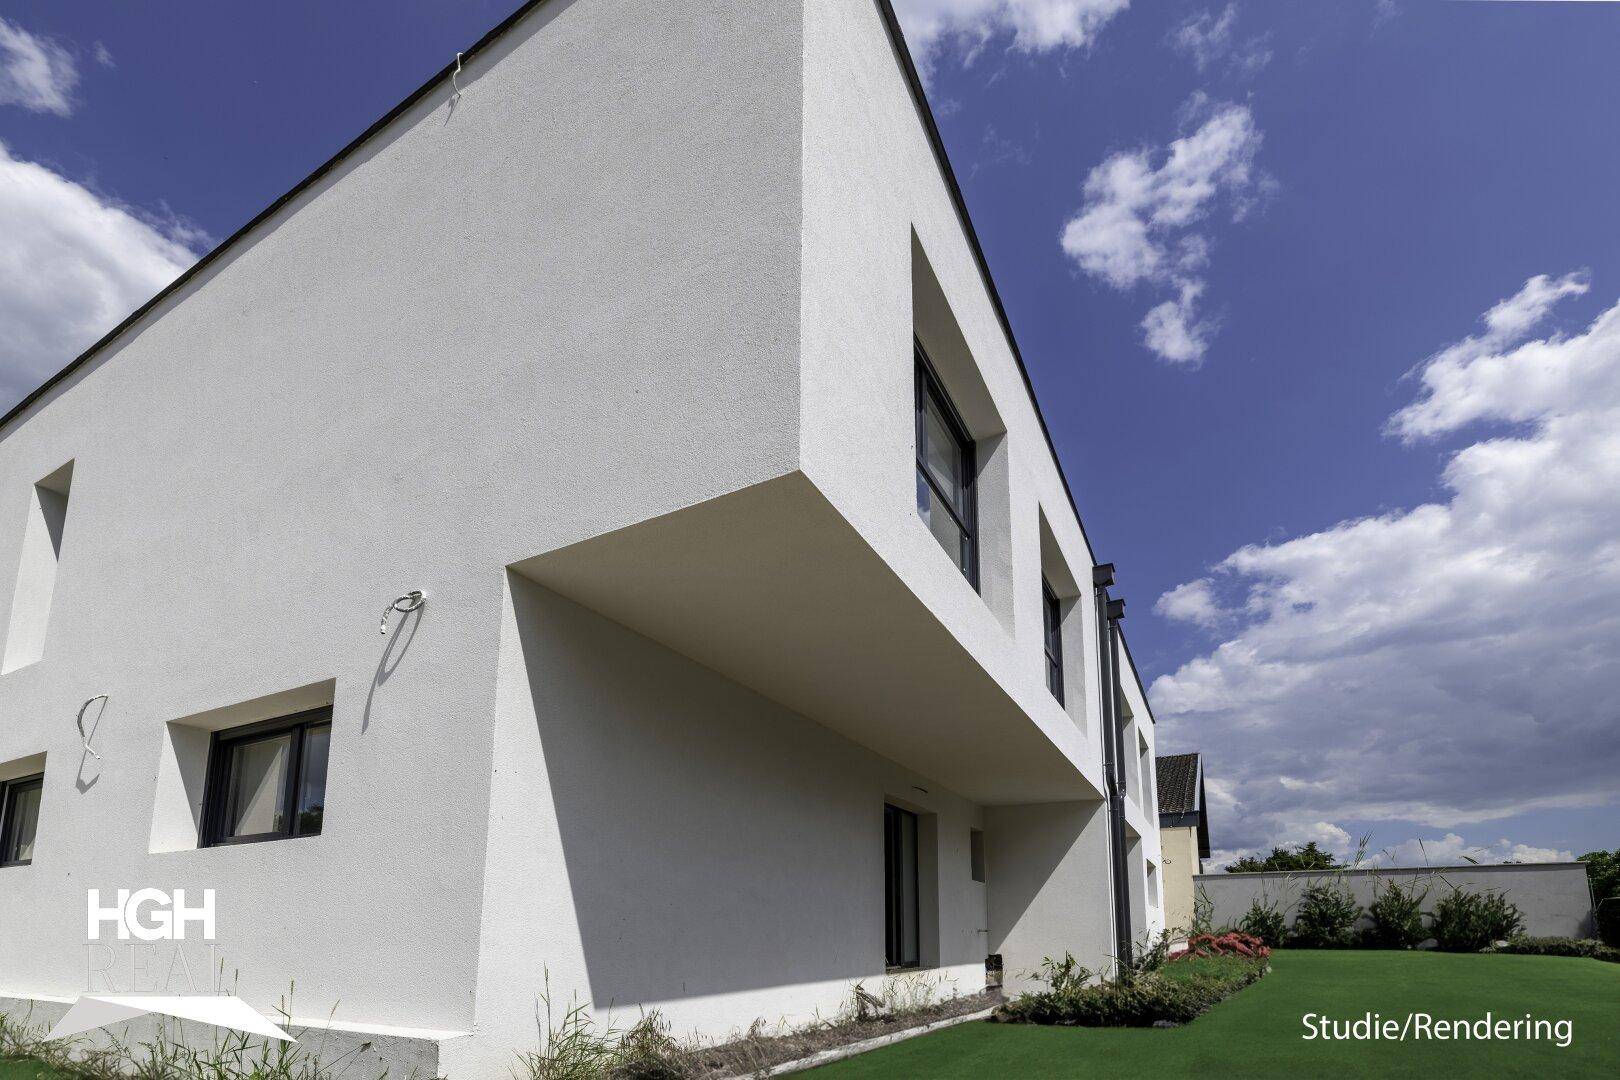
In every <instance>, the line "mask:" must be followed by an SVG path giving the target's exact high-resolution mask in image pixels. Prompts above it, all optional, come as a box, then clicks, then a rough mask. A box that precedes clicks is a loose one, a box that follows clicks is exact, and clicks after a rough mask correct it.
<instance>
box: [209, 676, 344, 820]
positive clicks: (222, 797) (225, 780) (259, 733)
mask: <svg viewBox="0 0 1620 1080" xmlns="http://www.w3.org/2000/svg"><path fill="white" fill-rule="evenodd" d="M319 727H324V728H326V729H327V730H328V738H330V731H331V727H332V707H331V706H330V705H326V706H322V707H321V708H319V709H309V710H307V711H305V712H300V713H293V714H291V715H290V716H278V717H276V718H274V719H271V720H264V721H261V722H259V723H256V724H244V725H242V726H241V727H234V728H225V729H224V730H222V731H216V732H214V734H213V737H212V738H211V739H210V740H209V744H208V778H207V780H206V782H205V783H204V785H203V817H202V833H201V835H200V836H199V837H198V846H200V847H229V846H231V845H234V844H258V843H263V842H264V841H267V840H292V839H296V838H299V837H305V836H319V835H321V830H320V829H316V830H314V831H300V829H299V828H298V813H297V809H298V806H297V804H298V788H299V782H300V780H301V779H302V777H303V771H304V744H305V742H306V741H307V739H308V735H309V732H310V731H311V730H312V729H314V728H319ZM288 733H291V734H292V744H291V747H290V749H289V751H288V755H287V770H286V775H285V776H284V777H283V778H282V783H281V796H280V802H279V803H278V806H279V807H280V809H281V812H282V814H281V816H282V822H283V824H282V827H281V828H280V829H278V830H276V831H273V832H262V833H251V834H249V835H246V836H226V835H224V833H225V827H226V821H225V817H226V814H227V813H228V811H229V808H228V807H227V806H226V799H227V798H228V795H229V789H230V767H231V759H232V756H233V752H234V751H235V750H236V748H237V747H239V746H243V745H245V744H247V743H254V742H262V741H264V740H266V739H272V738H275V737H276V736H278V735H284V734H288ZM327 745H328V753H330V746H331V744H330V742H328V744H327ZM321 795H322V799H321V801H322V806H323V807H324V805H325V791H324V790H323V791H322V793H321ZM323 819H324V811H323ZM323 824H324V820H323Z"/></svg>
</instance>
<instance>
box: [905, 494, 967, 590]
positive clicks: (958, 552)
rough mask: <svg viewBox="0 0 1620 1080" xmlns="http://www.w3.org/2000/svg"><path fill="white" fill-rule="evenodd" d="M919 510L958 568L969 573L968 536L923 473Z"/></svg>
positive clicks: (918, 502)
mask: <svg viewBox="0 0 1620 1080" xmlns="http://www.w3.org/2000/svg"><path fill="white" fill-rule="evenodd" d="M917 512H918V513H919V514H921V515H922V519H923V523H924V524H925V525H927V526H928V531H929V532H931V533H933V534H934V538H935V539H937V540H938V541H939V546H940V547H942V548H944V549H945V552H946V554H948V555H949V556H950V557H951V558H953V559H955V560H956V565H957V568H958V569H959V570H961V571H962V573H964V574H966V573H968V542H967V537H966V536H965V535H964V534H963V532H962V530H961V528H960V527H958V525H957V524H956V522H955V520H953V519H952V517H951V514H950V511H949V510H947V509H945V507H944V506H941V505H940V503H939V496H938V495H935V494H934V489H933V488H931V487H929V486H928V481H926V480H924V479H923V478H922V476H921V474H919V475H918V477H917Z"/></svg>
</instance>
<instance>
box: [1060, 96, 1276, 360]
mask: <svg viewBox="0 0 1620 1080" xmlns="http://www.w3.org/2000/svg"><path fill="white" fill-rule="evenodd" d="M1183 113H1184V122H1185V123H1186V124H1187V126H1191V124H1192V123H1193V122H1196V121H1197V120H1199V119H1200V118H1202V123H1200V124H1198V126H1197V128H1196V129H1195V130H1193V131H1191V132H1189V133H1188V134H1185V135H1183V136H1181V137H1180V138H1178V139H1176V140H1175V141H1173V142H1172V143H1170V145H1169V146H1168V147H1166V148H1165V149H1164V150H1162V151H1158V150H1154V149H1151V148H1144V149H1138V150H1129V151H1124V152H1121V153H1117V154H1114V155H1113V156H1111V157H1109V158H1108V159H1107V160H1106V161H1104V162H1103V163H1102V164H1100V165H1098V166H1097V167H1095V168H1094V169H1092V170H1091V173H1090V174H1089V175H1088V176H1087V177H1086V184H1085V202H1084V204H1083V205H1082V206H1081V208H1080V212H1079V213H1078V214H1076V215H1075V216H1074V217H1072V218H1070V219H1069V221H1068V222H1067V223H1066V224H1065V225H1064V227H1063V233H1062V236H1061V243H1062V245H1063V250H1064V252H1065V253H1067V254H1068V256H1069V257H1070V258H1071V259H1073V260H1074V261H1075V262H1076V263H1077V264H1078V265H1079V267H1080V269H1082V270H1084V271H1085V272H1086V273H1087V274H1090V275H1091V276H1093V277H1095V278H1098V279H1100V280H1102V281H1103V282H1105V283H1106V284H1108V285H1110V286H1112V287H1113V288H1116V289H1122V290H1123V289H1130V288H1133V287H1135V286H1137V285H1140V284H1143V283H1149V284H1154V285H1158V286H1160V287H1170V288H1173V289H1174V290H1175V293H1176V295H1175V298H1174V299H1173V300H1168V301H1165V302H1164V303H1161V304H1159V305H1158V306H1156V307H1154V308H1153V309H1152V310H1151V311H1150V312H1148V314H1147V317H1146V318H1144V319H1143V320H1142V330H1143V335H1144V340H1145V342H1146V344H1147V346H1148V348H1149V349H1151V350H1152V351H1153V352H1154V353H1156V354H1157V355H1158V356H1159V357H1160V358H1162V359H1164V360H1167V361H1170V362H1171V363H1178V364H1188V365H1197V364H1198V363H1200V362H1202V360H1203V358H1204V354H1205V352H1206V351H1207V350H1208V348H1209V339H1210V337H1211V336H1212V335H1213V334H1214V331H1215V326H1214V325H1213V323H1212V322H1211V321H1209V320H1207V319H1201V318H1200V317H1199V315H1198V312H1197V301H1198V299H1199V297H1200V296H1201V294H1202V293H1203V291H1204V287H1205V283H1204V279H1203V276H1202V272H1203V270H1204V269H1205V267H1206V266H1207V265H1208V262H1209V250H1210V240H1209V237H1208V236H1206V235H1205V234H1203V233H1200V232H1195V231H1192V229H1191V227H1192V226H1194V225H1197V224H1199V223H1200V222H1202V221H1203V220H1204V219H1205V218H1207V217H1208V216H1209V213H1210V211H1211V210H1212V209H1213V208H1214V207H1215V206H1216V205H1217V204H1219V203H1222V202H1223V201H1224V202H1225V203H1227V204H1229V205H1230V207H1231V213H1232V215H1233V218H1234V219H1240V218H1241V217H1242V216H1243V215H1244V214H1245V213H1246V212H1247V211H1248V208H1249V206H1250V205H1252V200H1253V194H1254V192H1255V190H1256V189H1257V187H1258V186H1259V185H1258V184H1257V180H1256V172H1257V170H1256V169H1255V164H1254V159H1255V155H1256V154H1257V153H1258V152H1259V149H1260V143H1261V138H1262V137H1261V134H1260V129H1259V128H1258V127H1256V126H1255V122H1254V115H1253V114H1252V113H1251V112H1250V111H1249V109H1248V107H1247V106H1244V105H1232V104H1214V103H1211V102H1210V101H1209V99H1208V98H1207V97H1205V96H1204V95H1202V94H1197V95H1194V97H1193V98H1192V99H1191V100H1190V101H1189V102H1188V103H1187V106H1185V107H1184V109H1183Z"/></svg>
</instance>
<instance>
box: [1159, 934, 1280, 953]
mask: <svg viewBox="0 0 1620 1080" xmlns="http://www.w3.org/2000/svg"><path fill="white" fill-rule="evenodd" d="M1189 956H1247V957H1251V958H1254V959H1259V960H1264V959H1266V958H1268V957H1269V956H1271V947H1270V946H1269V945H1267V944H1266V943H1265V942H1263V941H1261V940H1260V939H1259V938H1257V937H1255V936H1254V935H1253V934H1244V933H1241V932H1239V931H1237V930H1231V931H1228V932H1227V933H1224V934H1194V935H1193V936H1192V937H1190V938H1188V939H1187V947H1186V948H1185V949H1183V950H1181V951H1180V952H1178V953H1176V954H1175V955H1174V956H1172V957H1170V959H1172V960H1185V959H1186V958H1187V957H1189Z"/></svg>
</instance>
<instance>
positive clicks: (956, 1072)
mask: <svg viewBox="0 0 1620 1080" xmlns="http://www.w3.org/2000/svg"><path fill="white" fill-rule="evenodd" d="M1311 1012H1314V1013H1318V1014H1321V1015H1327V1016H1331V1017H1333V1018H1335V1019H1340V1020H1345V1019H1355V1018H1358V1017H1360V1016H1362V1015H1363V1014H1364V1013H1367V1012H1374V1013H1378V1014H1380V1015H1381V1016H1382V1017H1383V1018H1386V1019H1387V1018H1391V1017H1393V1018H1396V1019H1398V1020H1403V1019H1404V1018H1405V1016H1406V1015H1407V1014H1408V1013H1418V1012H1421V1013H1428V1014H1430V1015H1431V1016H1434V1017H1436V1018H1442V1017H1444V1018H1457V1019H1467V1020H1476V1019H1481V1018H1483V1017H1484V1015H1485V1014H1486V1013H1487V1012H1489V1013H1491V1014H1492V1017H1493V1019H1502V1018H1506V1019H1522V1018H1523V1017H1524V1014H1525V1013H1526V1012H1529V1013H1532V1014H1533V1015H1534V1016H1535V1017H1537V1018H1538V1019H1540V1018H1546V1019H1550V1020H1553V1021H1558V1020H1566V1019H1567V1020H1571V1021H1573V1039H1572V1041H1571V1043H1570V1045H1569V1047H1568V1048H1560V1047H1559V1046H1558V1045H1557V1043H1556V1042H1524V1041H1521V1042H1500V1041H1491V1042H1472V1041H1470V1042H1460V1041H1459V1042H1412V1041H1409V1042H1405V1043H1401V1042H1383V1041H1380V1042H1323V1041H1321V1040H1320V1039H1318V1040H1316V1041H1311V1042H1307V1041H1305V1040H1304V1039H1302V1038H1301V1036H1302V1035H1303V1034H1304V1033H1305V1028H1304V1026H1303V1023H1302V1021H1301V1017H1302V1016H1303V1015H1304V1014H1306V1013H1311ZM815 1075H816V1076H817V1077H826V1078H827V1080H858V1078H867V1077H870V1078H878V1077H882V1078H889V1080H893V1078H900V1077H907V1078H909V1077H928V1078H940V1080H947V1078H951V1077H962V1078H964V1080H986V1078H989V1077H1043V1078H1044V1077H1134V1076H1140V1077H1152V1078H1154V1080H1165V1078H1168V1077H1178V1076H1214V1075H1227V1076H1244V1077H1258V1076H1286V1077H1297V1076H1332V1077H1334V1078H1335V1080H1338V1078H1340V1077H1349V1076H1403V1075H1420V1076H1432V1077H1437V1078H1439V1080H1460V1078H1462V1077H1469V1076H1489V1077H1491V1080H1501V1078H1505V1077H1515V1076H1524V1077H1547V1076H1560V1077H1563V1076H1601V1077H1611V1078H1612V1077H1620V964H1605V963H1601V962H1599V961H1597V960H1579V959H1569V958H1565V957H1552V956H1476V955H1454V954H1446V953H1431V952H1371V951H1369V952H1316V951H1311V950H1282V951H1280V952H1278V953H1276V954H1275V955H1274V956H1273V957H1272V971H1271V974H1269V975H1267V976H1266V977H1265V978H1263V979H1261V980H1260V981H1259V982H1257V983H1255V984H1254V985H1253V986H1251V987H1249V988H1248V989H1246V990H1243V991H1240V992H1239V993H1238V994H1237V995H1236V996H1234V997H1232V998H1229V999H1228V1000H1226V1001H1225V1002H1222V1003H1221V1004H1220V1005H1218V1006H1216V1007H1215V1008H1214V1009H1213V1010H1211V1011H1210V1012H1209V1013H1207V1014H1205V1015H1204V1016H1202V1017H1200V1018H1199V1019H1198V1020H1196V1021H1194V1022H1193V1023H1191V1024H1188V1025H1187V1026H1185V1027H1181V1028H1175V1029H1173V1030H1154V1029H1138V1028H1129V1029H1126V1028H1107V1029H1104V1028H1058V1027H1035V1026H1031V1025H1024V1024H989V1023H971V1024H963V1025H961V1026H959V1027H955V1028H950V1029H947V1030H945V1031H941V1032H939V1033H937V1034H934V1035H924V1036H921V1037H919V1038H916V1039H912V1040H910V1041H908V1042H904V1043H899V1044H897V1045H895V1046H891V1047H885V1048H884V1049H881V1050H874V1051H872V1052H871V1053H868V1054H863V1055H861V1056H860V1057H855V1058H850V1059H848V1060H846V1061H841V1062H837V1063H835V1064H832V1065H828V1066H825V1067H823V1068H821V1069H817V1070H815Z"/></svg>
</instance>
